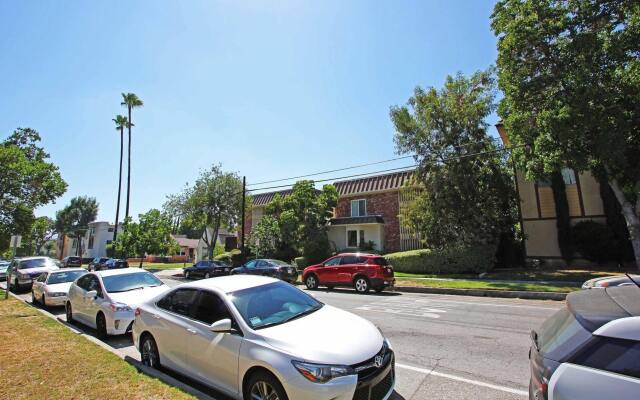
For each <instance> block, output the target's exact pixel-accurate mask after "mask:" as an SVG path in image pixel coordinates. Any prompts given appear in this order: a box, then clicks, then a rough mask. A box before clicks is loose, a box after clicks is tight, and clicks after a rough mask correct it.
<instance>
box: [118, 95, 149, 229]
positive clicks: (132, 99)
mask: <svg viewBox="0 0 640 400" xmlns="http://www.w3.org/2000/svg"><path fill="white" fill-rule="evenodd" d="M120 105H123V106H125V107H127V111H128V113H129V114H128V115H129V116H128V118H127V121H128V123H127V131H128V137H129V145H128V146H127V204H126V208H125V219H126V218H127V217H128V216H129V197H130V195H131V127H132V126H133V119H131V110H133V109H134V108H139V107H142V106H143V105H144V103H143V102H142V100H140V98H139V97H138V96H137V95H136V94H135V93H122V102H121V103H120Z"/></svg>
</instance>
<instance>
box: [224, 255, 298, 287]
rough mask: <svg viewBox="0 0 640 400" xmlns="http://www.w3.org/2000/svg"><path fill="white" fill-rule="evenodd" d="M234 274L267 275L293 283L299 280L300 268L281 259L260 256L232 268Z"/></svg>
mask: <svg viewBox="0 0 640 400" xmlns="http://www.w3.org/2000/svg"><path fill="white" fill-rule="evenodd" d="M231 273H232V274H250V275H265V276H271V277H273V278H278V279H280V280H283V281H285V282H289V283H293V282H295V281H297V280H298V270H297V269H296V268H295V267H294V266H292V265H291V264H287V263H286V262H284V261H280V260H271V259H262V258H258V259H255V260H251V261H249V262H247V263H246V264H244V265H243V266H241V267H238V268H234V269H233V270H231Z"/></svg>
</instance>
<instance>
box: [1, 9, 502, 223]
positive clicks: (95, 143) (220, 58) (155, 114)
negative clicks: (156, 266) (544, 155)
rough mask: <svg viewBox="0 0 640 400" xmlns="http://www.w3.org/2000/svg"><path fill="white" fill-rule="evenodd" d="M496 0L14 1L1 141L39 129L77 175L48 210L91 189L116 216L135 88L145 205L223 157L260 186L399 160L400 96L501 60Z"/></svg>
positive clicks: (5, 33) (6, 38) (140, 195)
mask: <svg viewBox="0 0 640 400" xmlns="http://www.w3.org/2000/svg"><path fill="white" fill-rule="evenodd" d="M493 3H494V2H493V1H485V0H458V1H453V0H450V1H440V0H429V1H427V0H416V1H405V0H394V1H385V2H383V1H372V0H368V1H355V0H353V1H352V0H350V1H344V0H323V1H300V0H278V1H275V0H274V1H258V0H246V1H236V0H224V1H212V0H203V1H191V0H189V1H158V0H153V1H152V0H148V1H90V2H86V1H4V2H0V55H1V56H0V57H1V60H2V61H1V62H0V76H2V79H0V91H1V93H2V94H1V95H0V138H4V137H6V136H8V135H9V134H10V133H11V132H12V131H13V130H14V129H15V128H16V127H32V128H35V129H37V130H38V131H39V132H40V134H41V136H42V138H43V144H44V146H45V148H46V150H47V151H48V152H49V153H50V154H51V158H52V161H53V162H55V163H56V164H57V165H59V166H60V169H61V171H62V174H63V177H64V179H65V180H66V181H67V183H68V184H69V188H68V191H67V193H66V194H65V195H64V196H63V197H61V198H60V199H58V201H57V203H56V204H50V205H47V206H45V207H42V208H41V209H39V210H37V214H38V215H50V216H54V215H55V211H56V210H58V209H60V208H61V207H62V206H64V205H65V204H66V203H68V201H69V199H71V198H72V197H74V196H78V195H90V196H95V197H96V198H97V199H98V202H99V203H100V212H99V216H98V218H99V219H100V220H109V221H113V220H114V218H115V203H116V190H117V179H118V176H117V166H118V157H119V155H118V152H119V138H118V134H117V132H116V130H115V125H114V124H113V122H112V121H111V119H112V118H114V117H115V115H116V114H118V113H122V114H125V110H124V109H123V108H122V107H121V106H120V93H121V92H134V93H136V94H138V96H139V97H140V98H141V99H142V100H143V101H144V103H145V105H144V107H143V108H141V109H139V110H135V111H134V116H133V122H134V123H135V125H136V127H135V128H134V130H133V146H132V154H133V162H132V197H131V210H132V214H133V215H137V214H138V213H140V212H144V211H146V210H148V209H150V208H152V207H160V206H161V205H162V203H163V202H164V200H165V196H166V195H167V194H169V193H174V192H177V191H179V190H180V189H181V188H182V187H183V186H184V184H185V183H187V182H192V181H193V180H194V179H195V177H196V176H197V174H198V171H199V169H201V168H205V167H207V166H209V165H211V164H212V163H221V164H222V166H223V169H225V170H229V171H237V172H238V173H240V174H241V175H246V176H247V181H248V182H249V183H250V182H259V181H263V180H269V179H276V178H281V177H287V176H292V175H299V174H304V173H311V172H316V171H322V170H326V169H333V168H339V167H343V166H348V165H353V164H359V163H365V162H370V161H377V160H383V159H388V158H392V157H394V156H395V151H394V146H393V134H394V129H393V125H392V124H391V122H390V120H389V107H390V106H392V105H396V104H404V103H405V102H406V101H407V99H408V98H409V96H410V95H411V94H412V91H413V89H414V88H415V86H416V85H420V86H441V84H442V82H443V81H444V78H445V77H446V75H447V74H454V73H456V72H458V71H461V72H463V73H465V74H468V73H471V72H473V71H475V70H478V69H484V68H486V67H487V66H489V65H490V64H492V63H494V62H495V57H496V49H495V45H496V39H495V37H494V36H493V34H492V33H491V30H490V27H489V16H490V14H491V10H492V7H493ZM489 122H492V123H493V122H495V118H494V117H492V120H491V121H489ZM408 161H410V160H405V161H398V162H395V163H391V164H385V165H383V166H376V167H371V168H368V169H363V170H358V171H354V172H367V171H375V170H378V169H382V168H387V167H388V168H393V167H399V166H403V165H406V164H408V163H409V162H408ZM335 175H336V174H332V175H329V176H327V177H331V176H335ZM122 204H123V206H124V202H123V203H122Z"/></svg>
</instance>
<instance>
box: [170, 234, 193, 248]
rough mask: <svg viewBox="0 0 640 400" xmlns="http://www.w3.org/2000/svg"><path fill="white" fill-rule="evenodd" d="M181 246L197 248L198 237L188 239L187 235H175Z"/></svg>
mask: <svg viewBox="0 0 640 400" xmlns="http://www.w3.org/2000/svg"><path fill="white" fill-rule="evenodd" d="M173 238H174V239H175V241H176V242H178V245H179V246H180V247H187V248H190V249H195V248H196V247H198V239H188V238H186V237H180V236H174V237H173Z"/></svg>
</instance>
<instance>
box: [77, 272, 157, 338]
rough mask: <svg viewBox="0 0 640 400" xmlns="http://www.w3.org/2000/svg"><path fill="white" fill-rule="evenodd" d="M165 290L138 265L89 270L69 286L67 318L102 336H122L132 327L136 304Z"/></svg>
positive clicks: (152, 276)
mask: <svg viewBox="0 0 640 400" xmlns="http://www.w3.org/2000/svg"><path fill="white" fill-rule="evenodd" d="M168 289H169V287H168V286H167V285H165V284H164V283H162V281H161V280H160V279H158V278H156V277H155V275H153V274H152V273H150V272H147V271H145V270H143V269H140V268H128V269H114V270H108V271H96V272H89V273H87V274H86V275H84V276H82V277H80V278H79V279H78V280H76V281H75V282H73V283H72V284H71V287H70V288H69V295H68V300H67V303H66V313H67V321H68V322H73V321H78V322H80V323H82V324H84V325H87V326H89V327H91V328H94V329H96V331H97V334H98V337H99V338H101V339H104V338H106V337H107V335H122V334H125V333H127V332H128V331H130V330H131V325H133V319H134V314H133V310H134V309H135V307H136V305H137V304H139V303H141V302H143V301H145V300H148V299H150V298H152V297H155V296H157V295H158V294H160V293H163V292H165V291H167V290H168Z"/></svg>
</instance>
